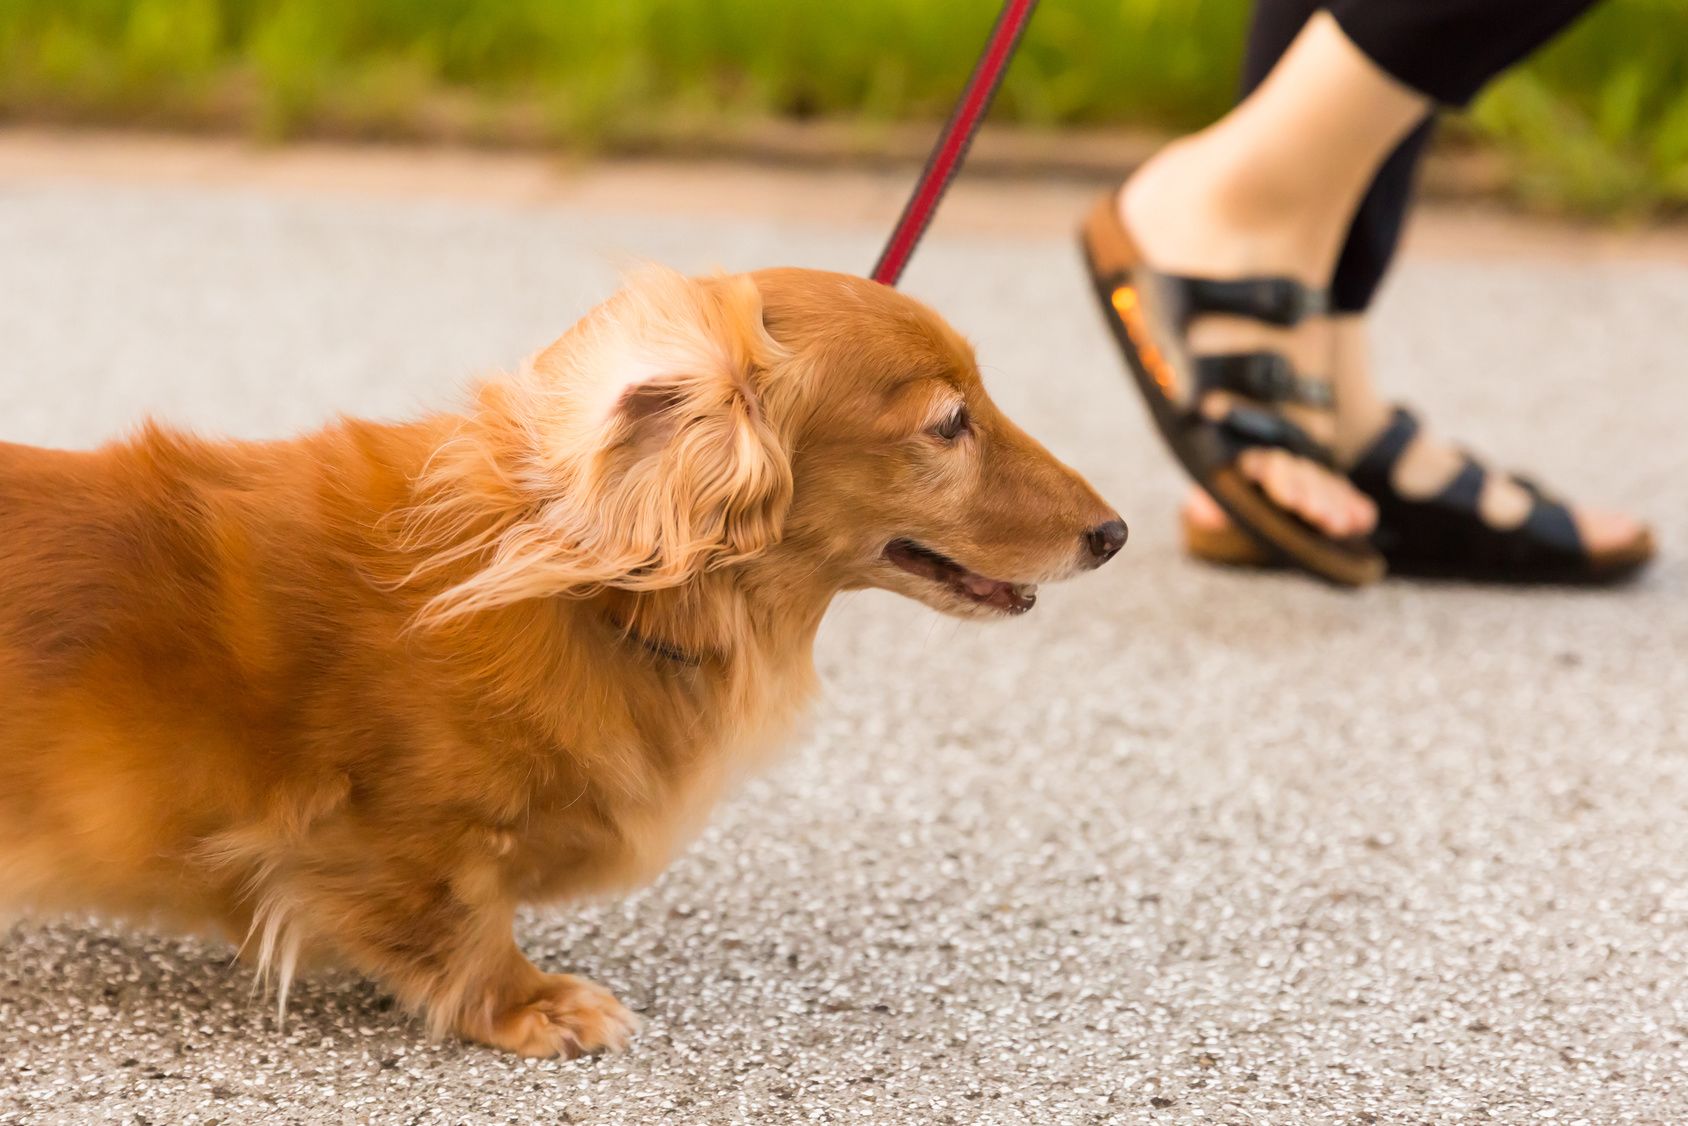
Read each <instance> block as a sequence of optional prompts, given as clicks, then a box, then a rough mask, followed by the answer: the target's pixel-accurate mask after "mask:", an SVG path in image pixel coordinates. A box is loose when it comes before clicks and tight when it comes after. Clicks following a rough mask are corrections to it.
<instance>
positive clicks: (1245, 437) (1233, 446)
mask: <svg viewBox="0 0 1688 1126" xmlns="http://www.w3.org/2000/svg"><path fill="white" fill-rule="evenodd" d="M1218 430H1219V432H1220V434H1221V436H1222V439H1223V441H1224V444H1225V446H1226V450H1227V452H1228V453H1229V455H1230V460H1235V458H1236V456H1237V454H1239V453H1241V452H1242V451H1243V450H1245V449H1249V448H1250V447H1256V446H1269V447H1272V448H1275V449H1280V450H1286V451H1288V452H1289V453H1292V454H1294V455H1295V456H1296V457H1303V458H1306V459H1307V460H1309V461H1314V462H1317V463H1319V464H1320V465H1323V466H1327V467H1329V466H1333V465H1335V464H1336V455H1335V453H1334V451H1332V450H1331V448H1330V447H1329V446H1327V445H1325V444H1324V443H1323V442H1319V441H1317V440H1315V439H1314V438H1313V437H1312V436H1311V435H1309V434H1308V433H1307V431H1305V430H1303V429H1302V428H1301V427H1299V426H1297V425H1296V424H1295V423H1293V422H1291V421H1290V420H1289V419H1287V418H1285V417H1284V416H1283V415H1281V414H1279V413H1278V412H1277V411H1271V410H1266V409H1264V408H1262V407H1251V406H1246V405H1245V406H1235V407H1232V408H1231V409H1230V410H1228V411H1226V412H1225V414H1224V416H1223V417H1221V418H1220V419H1219V420H1218Z"/></svg>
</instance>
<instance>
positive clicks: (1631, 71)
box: [0, 0, 1688, 212]
mask: <svg viewBox="0 0 1688 1126" xmlns="http://www.w3.org/2000/svg"><path fill="white" fill-rule="evenodd" d="M994 7H995V5H994V4H993V3H988V2H986V0H841V2H836V3H818V2H815V3H812V2H808V0H660V2H659V0H267V2H262V3H260V2H258V0H0V113H3V114H5V115H6V116H8V117H10V118H13V119H26V120H29V119H49V120H80V121H98V122H111V123H141V124H152V125H173V126H213V125H214V126H219V127H227V126H230V125H235V126H238V127H241V128H244V129H248V130H250V131H252V132H254V133H255V134H258V135H260V136H264V137H271V138H280V137H287V136H293V135H298V134H303V133H335V134H348V135H358V136H404V135H413V134H429V133H436V132H438V129H437V124H438V121H439V117H440V114H441V113H442V111H447V110H448V111H449V112H450V114H451V115H453V120H456V121H458V122H460V123H462V122H467V124H466V125H463V126H462V129H463V130H464V131H466V132H467V133H468V134H469V135H471V136H479V137H482V138H484V139H488V140H499V139H505V140H508V139H512V136H513V133H514V132H519V131H517V130H514V129H513V126H512V125H511V122H512V121H517V120H520V121H525V122H528V123H529V124H528V134H527V139H534V138H537V139H543V140H547V141H553V142H558V143H567V144H572V145H607V146H615V145H618V144H625V143H631V142H634V141H638V140H641V139H648V138H650V137H652V136H661V135H664V133H665V132H666V133H667V134H668V135H673V134H674V133H676V132H683V131H684V130H685V129H687V128H710V127H719V126H720V125H721V124H722V123H724V122H725V123H731V122H735V121H744V120H755V119H758V118H765V117H767V116H770V115H772V116H795V117H827V118H841V119H848V120H852V121H859V122H862V123H864V124H865V125H868V126H871V125H872V124H874V123H880V122H886V121H893V120H901V119H909V118H914V119H929V118H938V117H941V116H942V115H943V114H944V113H945V112H946V110H947V109H948V107H949V103H950V100H951V99H952V98H953V97H954V95H955V93H956V90H957V88H958V86H959V84H960V82H961V81H962V79H963V77H964V76H965V74H966V72H967V69H968V67H969V65H970V64H971V62H972V57H973V54H974V52H975V51H976V50H977V48H978V45H979V43H980V42H981V40H982V38H983V35H984V33H985V31H986V29H987V27H988V26H989V22H990V20H991V18H992V15H993V12H994ZM1247 12H1248V3H1247V0H1045V2H1044V3H1043V5H1042V7H1041V9H1040V10H1039V12H1038V15H1037V18H1036V21H1035V23H1034V24H1033V27H1032V29H1031V31H1030V32H1029V34H1028V36H1027V40H1026V43H1025V45H1024V48H1023V50H1022V53H1021V56H1020V58H1019V59H1018V60H1017V61H1016V63H1015V66H1014V69H1013V71H1012V72H1011V74H1010V75H1009V78H1008V81H1007V83H1006V85H1005V87H1004V89H1003V93H1002V99H1001V103H1000V110H999V112H1000V113H1001V115H1002V116H1003V117H1004V118H1007V119H1012V120H1017V121H1019V122H1022V123H1026V124H1030V125H1035V126H1044V127H1052V128H1053V127H1060V126H1066V125H1115V124H1117V125H1130V126H1138V127H1148V128H1154V129H1164V130H1178V129H1185V128H1189V127H1192V126H1195V125H1199V124H1201V123H1203V122H1205V121H1207V120H1210V119H1211V118H1212V117H1213V116H1215V115H1217V114H1218V113H1220V112H1222V111H1223V110H1224V108H1225V107H1226V105H1228V104H1229V102H1230V100H1231V97H1232V94H1233V91H1234V88H1235V74H1236V61H1237V58H1238V55H1239V53H1240V51H1241V46H1242V37H1243V33H1244V29H1245V24H1246V19H1247ZM1469 131H1470V132H1472V133H1474V134H1475V135H1476V136H1478V137H1480V138H1483V139H1484V140H1485V141H1487V142H1489V143H1493V144H1497V145H1500V146H1503V147H1504V149H1505V150H1506V151H1507V152H1509V153H1511V154H1513V155H1514V156H1515V157H1516V160H1517V166H1518V168H1519V170H1520V171H1519V178H1518V186H1519V191H1520V193H1521V194H1522V195H1523V196H1524V197H1525V198H1527V199H1528V200H1530V201H1532V202H1536V203H1541V204H1545V205H1550V206H1556V207H1561V208H1574V209H1580V210H1590V211H1598V212H1613V211H1651V210H1659V209H1677V208H1683V207H1688V0H1608V2H1607V3H1606V4H1605V5H1603V6H1602V7H1601V9H1599V10H1598V11H1597V12H1596V13H1595V14H1594V15H1593V16H1592V17H1590V18H1589V19H1588V20H1586V21H1585V22H1584V23H1583V24H1582V25H1580V26H1579V27H1578V28H1577V29H1576V30H1575V31H1574V32H1573V33H1572V34H1571V35H1570V36H1568V37H1567V38H1566V39H1564V40H1563V41H1561V42H1560V43H1558V44H1556V45H1555V46H1554V47H1553V48H1552V49H1550V50H1549V51H1547V52H1545V53H1544V55H1543V56H1542V57H1541V58H1540V59H1538V60H1536V61H1534V62H1532V63H1531V64H1530V65H1529V66H1528V67H1527V68H1526V69H1525V70H1523V71H1521V72H1519V73H1517V74H1515V75H1512V76H1509V77H1508V78H1507V79H1506V80H1504V81H1503V82H1502V83H1500V84H1498V85H1497V87H1496V88H1495V89H1494V90H1493V91H1492V92H1491V93H1490V94H1489V95H1488V96H1487V97H1485V98H1484V99H1483V101H1482V102H1481V103H1480V105H1479V106H1478V108H1477V109H1476V111H1475V112H1474V113H1473V114H1472V115H1471V117H1470V120H1469Z"/></svg>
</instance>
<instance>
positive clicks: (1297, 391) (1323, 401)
mask: <svg viewBox="0 0 1688 1126" xmlns="http://www.w3.org/2000/svg"><path fill="white" fill-rule="evenodd" d="M1193 364H1194V367H1195V374H1196V387H1197V389H1198V391H1199V392H1200V393H1201V394H1206V393H1207V392H1209V391H1230V392H1233V393H1235V394H1238V395H1242V396H1245V397H1247V398H1250V399H1254V400H1255V401H1257V402H1262V403H1299V404H1301V405H1303V406H1309V407H1314V408H1316V409H1318V410H1333V409H1335V406H1336V398H1335V396H1334V394H1333V393H1332V391H1331V385H1330V384H1329V383H1328V382H1326V381H1324V380H1321V379H1307V378H1304V377H1302V376H1300V375H1297V374H1296V372H1295V368H1294V367H1292V366H1291V365H1290V362H1289V360H1288V359H1287V358H1286V357H1284V356H1282V355H1280V354H1279V353H1277V352H1225V353H1222V354H1219V355H1213V356H1197V357H1195V358H1194V360H1193Z"/></svg>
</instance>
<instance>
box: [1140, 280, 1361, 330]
mask: <svg viewBox="0 0 1688 1126" xmlns="http://www.w3.org/2000/svg"><path fill="white" fill-rule="evenodd" d="M1156 281H1157V282H1158V283H1159V285H1160V287H1161V292H1162V295H1163V296H1164V298H1165V299H1166V301H1167V302H1168V304H1169V305H1170V306H1171V307H1173V308H1174V309H1176V310H1177V319H1178V322H1179V323H1180V325H1186V324H1188V323H1189V322H1190V320H1191V319H1192V318H1194V317H1197V316H1200V315H1202V314H1204V313H1223V314H1228V315H1230V316H1236V317H1247V318H1249V319H1250V320H1256V321H1262V322H1264V323H1266V324H1270V325H1278V326H1280V327H1282V328H1293V327H1294V326H1295V325H1298V324H1300V323H1301V322H1302V321H1304V320H1306V319H1307V318H1308V317H1313V316H1319V315H1321V314H1324V313H1328V312H1329V311H1330V294H1329V293H1328V292H1327V291H1326V290H1323V289H1313V288H1310V287H1309V286H1305V285H1303V284H1301V283H1300V282H1298V281H1296V280H1295V279H1294V278H1284V277H1265V278H1236V279H1220V278H1196V277H1189V276H1186V275H1183V274H1157V275H1156Z"/></svg>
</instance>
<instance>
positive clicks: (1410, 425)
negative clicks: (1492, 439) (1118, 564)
mask: <svg viewBox="0 0 1688 1126" xmlns="http://www.w3.org/2000/svg"><path fill="white" fill-rule="evenodd" d="M1418 432H1419V423H1418V419H1417V418H1415V417H1414V416H1413V415H1412V413H1411V412H1409V411H1406V410H1402V409H1399V408H1398V409H1397V410H1396V411H1395V414H1394V417H1393V418H1392V419H1391V420H1390V423H1389V425H1388V426H1387V427H1385V428H1384V430H1383V432H1382V433H1381V434H1379V435H1378V436H1377V438H1376V439H1375V440H1374V441H1373V442H1372V444H1371V446H1370V447H1369V448H1368V449H1367V450H1366V451H1365V453H1363V454H1361V455H1360V458H1359V460H1358V461H1357V462H1355V464H1354V468H1353V469H1352V470H1351V471H1350V472H1349V474H1348V476H1349V480H1351V481H1352V482H1353V483H1354V485H1355V487H1356V488H1358V489H1359V490H1360V491H1361V492H1363V493H1365V494H1366V495H1367V496H1369V497H1371V498H1372V500H1373V501H1374V502H1375V503H1376V504H1377V529H1376V530H1375V531H1374V532H1373V533H1372V542H1373V543H1375V544H1376V545H1377V548H1378V550H1379V551H1380V552H1382V554H1383V556H1384V558H1385V559H1387V560H1388V561H1389V569H1390V571H1391V572H1392V573H1394V574H1399V575H1409V576H1414V577H1418V578H1438V579H1460V580H1464V581H1467V582H1482V583H1510V584H1530V583H1544V584H1545V583H1552V584H1561V585H1582V586H1588V585H1599V584H1604V583H1614V582H1619V581H1621V580H1623V579H1627V578H1630V577H1632V576H1633V575H1635V574H1636V573H1637V572H1638V571H1640V570H1641V568H1642V567H1644V566H1646V564H1647V563H1648V561H1649V560H1651V559H1652V558H1653V554H1654V545H1653V536H1652V533H1651V532H1649V531H1648V530H1647V529H1645V528H1643V529H1642V530H1641V533H1640V534H1639V535H1638V536H1637V537H1636V538H1635V539H1634V540H1632V541H1631V542H1630V543H1627V544H1624V545H1623V546H1621V547H1619V548H1616V549H1613V550H1610V551H1605V552H1599V553H1595V552H1591V551H1589V550H1588V548H1587V547H1586V546H1585V545H1584V544H1583V542H1582V537H1581V536H1580V535H1578V534H1577V526H1576V522H1575V520H1573V519H1572V517H1571V513H1570V511H1569V510H1568V509H1567V508H1566V507H1565V506H1564V505H1563V504H1562V503H1560V502H1559V501H1558V500H1556V499H1554V498H1553V497H1552V496H1550V495H1549V494H1548V493H1546V492H1545V491H1544V490H1543V489H1542V488H1541V486H1540V485H1538V484H1536V483H1535V482H1534V481H1532V480H1530V479H1529V478H1527V477H1522V476H1519V475H1517V474H1513V475H1512V479H1513V480H1514V481H1516V482H1517V483H1518V484H1519V485H1521V486H1522V487H1523V488H1524V490H1525V491H1526V492H1528V493H1529V494H1530V499H1531V502H1532V503H1531V506H1530V511H1529V514H1528V515H1526V516H1525V518H1524V519H1523V521H1521V522H1520V523H1519V524H1517V525H1516V526H1515V527H1511V528H1497V527H1495V526H1494V525H1492V524H1490V523H1488V522H1487V521H1486V520H1484V519H1483V515H1482V512H1481V510H1480V508H1479V502H1480V500H1481V498H1482V495H1483V485H1484V482H1485V481H1486V480H1487V478H1488V473H1489V471H1488V470H1487V469H1485V468H1484V467H1483V466H1482V465H1481V464H1479V463H1478V462H1477V461H1476V460H1475V459H1473V458H1472V457H1471V456H1469V455H1467V456H1466V458H1465V464H1464V465H1463V466H1462V467H1461V468H1460V471H1459V472H1458V473H1457V474H1456V475H1455V476H1454V479H1453V480H1452V481H1450V482H1449V483H1448V485H1447V486H1446V487H1445V488H1444V489H1443V490H1442V491H1441V492H1439V493H1437V494H1436V495H1435V496H1433V497H1426V498H1409V497H1404V496H1402V495H1401V494H1400V493H1399V492H1398V491H1397V490H1396V488H1395V483H1394V472H1395V465H1396V463H1397V462H1399V461H1400V459H1401V454H1402V453H1403V452H1404V451H1405V450H1406V448H1407V447H1408V446H1409V445H1411V444H1412V440H1413V439H1414V438H1415V437H1416V436H1417V435H1418ZM1184 531H1185V543H1186V546H1187V547H1188V548H1189V550H1190V552H1191V554H1193V555H1196V556H1198V557H1200V558H1203V559H1206V560H1208V561H1210V562H1216V563H1228V564H1233V565H1249V566H1266V565H1270V563H1271V562H1272V560H1271V557H1270V555H1269V554H1268V553H1267V552H1265V551H1264V550H1263V549H1262V548H1261V547H1260V546H1259V545H1258V544H1256V543H1255V542H1254V541H1253V540H1252V538H1251V537H1249V536H1248V535H1247V534H1246V533H1244V532H1243V531H1241V529H1239V528H1234V527H1228V528H1221V529H1213V528H1200V527H1198V526H1196V525H1194V524H1191V523H1190V522H1189V520H1188V519H1187V518H1186V520H1185V522H1184Z"/></svg>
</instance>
